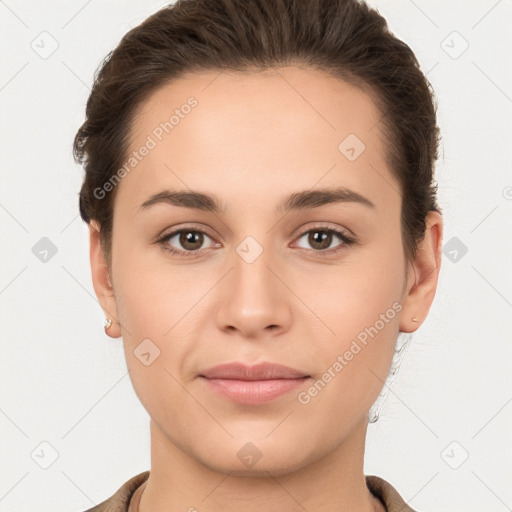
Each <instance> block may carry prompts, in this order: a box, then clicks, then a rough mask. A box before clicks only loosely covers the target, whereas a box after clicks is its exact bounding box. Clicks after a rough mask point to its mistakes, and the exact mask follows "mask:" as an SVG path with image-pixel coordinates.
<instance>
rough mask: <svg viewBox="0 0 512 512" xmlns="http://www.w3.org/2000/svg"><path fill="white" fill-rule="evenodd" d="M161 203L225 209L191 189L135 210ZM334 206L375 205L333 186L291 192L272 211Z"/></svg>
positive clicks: (211, 197)
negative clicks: (342, 204) (346, 204)
mask: <svg viewBox="0 0 512 512" xmlns="http://www.w3.org/2000/svg"><path fill="white" fill-rule="evenodd" d="M162 203H163V204H169V205H172V206H181V207H184V208H191V209H195V210H201V211H205V212H212V213H223V212H225V211H226V207H225V206H224V205H222V203H221V202H220V201H219V199H218V198H217V196H215V195H209V194H204V193H202V192H196V191H193V190H163V191H161V192H158V193H157V194H153V195H152V196H150V197H149V198H148V199H147V200H146V201H144V202H143V203H142V204H141V205H140V206H139V210H141V209H142V210H145V209H148V208H150V207H151V206H153V205H155V204H162ZM336 203H358V204H361V205H363V206H366V207H369V208H375V204H374V203H372V202H371V201H370V200H369V199H368V198H366V197H364V196H362V195H361V194H359V193H357V192H355V191H353V190H350V189H348V188H346V187H337V188H324V189H315V190H303V191H301V192H294V193H293V194H291V195H290V196H288V197H287V198H285V199H284V200H283V201H281V202H280V203H279V204H278V206H277V208H276V211H277V212H278V213H283V212H290V211H293V210H306V209H310V208H319V207H321V206H324V205H328V204H336Z"/></svg>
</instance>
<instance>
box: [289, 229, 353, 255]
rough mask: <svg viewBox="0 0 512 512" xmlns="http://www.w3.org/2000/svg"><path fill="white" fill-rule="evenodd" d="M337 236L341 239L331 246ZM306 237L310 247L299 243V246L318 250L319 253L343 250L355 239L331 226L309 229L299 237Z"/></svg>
mask: <svg viewBox="0 0 512 512" xmlns="http://www.w3.org/2000/svg"><path fill="white" fill-rule="evenodd" d="M336 238H338V240H340V242H338V244H337V245H334V247H331V245H332V244H333V242H335V241H336ZM301 239H306V242H307V244H308V245H309V247H303V246H302V245H300V244H299V247H302V248H303V249H309V250H312V251H316V252H318V253H334V252H338V251H341V250H342V249H343V248H344V247H345V246H348V245H351V244H353V243H354V239H353V238H352V237H350V236H348V235H346V234H345V233H343V232H342V231H338V230H336V229H331V228H316V229H310V230H309V231H305V232H304V233H302V235H301V236H300V237H299V238H298V240H301Z"/></svg>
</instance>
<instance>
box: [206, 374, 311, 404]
mask: <svg viewBox="0 0 512 512" xmlns="http://www.w3.org/2000/svg"><path fill="white" fill-rule="evenodd" d="M308 378H309V377H303V378H300V379H269V380H235V379H208V378H206V377H201V379H202V380H204V381H206V382H207V385H208V386H209V387H210V389H211V390H212V391H214V392H215V393H218V394H220V395H222V396H224V397H226V398H229V399H230V400H232V401H234V402H237V403H239V404H251V405H257V404H265V403H267V402H270V401H272V400H274V399H275V398H277V397H278V396H281V395H284V394H286V393H289V392H291V391H293V390H294V389H297V388H298V387H299V386H302V385H303V384H304V381H306V380H308Z"/></svg>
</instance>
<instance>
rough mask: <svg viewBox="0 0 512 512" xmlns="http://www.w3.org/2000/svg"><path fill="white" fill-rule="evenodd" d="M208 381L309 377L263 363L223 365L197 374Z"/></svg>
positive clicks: (293, 370)
mask: <svg viewBox="0 0 512 512" xmlns="http://www.w3.org/2000/svg"><path fill="white" fill-rule="evenodd" d="M199 376H200V377H206V378H208V379H238V380H270V379H299V378H302V377H309V375H308V374H306V373H304V372H302V371H300V370H296V369H294V368H290V367H288V366H284V365H282V364H274V363H268V362H263V363H259V364H256V365H253V366H249V365H246V364H243V363H225V364H221V365H219V366H214V367H213V368H209V369H208V370H205V371H203V372H201V373H200V374H199Z"/></svg>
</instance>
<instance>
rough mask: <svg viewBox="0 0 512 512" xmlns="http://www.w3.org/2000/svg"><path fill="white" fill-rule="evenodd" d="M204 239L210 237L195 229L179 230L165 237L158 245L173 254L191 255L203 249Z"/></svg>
mask: <svg viewBox="0 0 512 512" xmlns="http://www.w3.org/2000/svg"><path fill="white" fill-rule="evenodd" d="M205 239H210V240H211V237H209V236H208V235H207V234H206V233H203V232H202V231H199V230H197V229H180V230H176V231H173V232H172V233H169V234H168V235H165V236H164V237H163V238H161V239H160V240H159V241H158V243H159V244H161V245H162V247H163V248H164V249H165V250H167V251H169V252H171V253H173V254H179V255H191V254H195V253H196V252H197V251H199V250H201V249H202V248H203V245H204V242H205Z"/></svg>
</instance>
